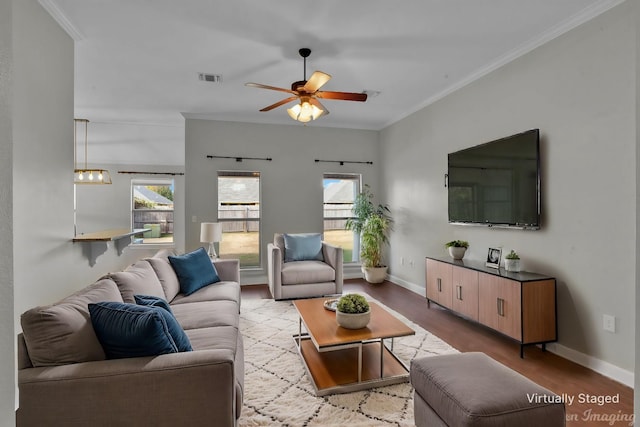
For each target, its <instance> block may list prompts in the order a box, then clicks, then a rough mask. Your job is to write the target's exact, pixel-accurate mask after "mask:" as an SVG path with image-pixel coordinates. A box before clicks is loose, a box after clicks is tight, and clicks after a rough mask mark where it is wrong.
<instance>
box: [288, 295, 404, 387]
mask: <svg viewBox="0 0 640 427" xmlns="http://www.w3.org/2000/svg"><path fill="white" fill-rule="evenodd" d="M324 301H326V298H314V299H305V300H296V301H294V302H293V305H294V306H295V307H296V309H297V310H298V314H299V315H300V323H299V329H298V334H297V335H294V336H293V338H294V340H295V342H296V346H297V348H298V352H299V353H300V357H301V358H302V362H303V363H304V365H305V368H306V370H307V375H309V378H310V380H311V383H312V384H313V387H314V389H315V392H316V395H318V396H324V395H327V394H334V393H348V392H352V391H356V390H364V389H368V388H373V387H380V386H384V385H389V384H398V383H402V382H407V381H408V380H409V368H408V367H407V365H405V364H404V363H403V362H402V361H401V360H400V359H398V358H397V357H396V355H395V354H394V353H393V339H394V338H396V337H403V336H408V335H414V334H415V331H414V330H413V329H411V328H410V327H408V326H407V325H405V324H404V323H403V322H401V321H400V320H398V319H397V318H396V317H394V316H393V315H391V314H390V313H389V312H388V311H387V310H385V309H384V308H383V307H381V306H380V305H378V304H376V303H375V302H372V301H369V305H370V307H371V321H370V322H369V325H368V326H367V327H366V328H363V329H355V330H352V329H344V328H342V327H341V326H339V325H338V323H337V322H336V313H335V312H333V311H330V310H326V309H325V308H324V305H323V304H324ZM303 325H304V329H306V332H304V331H303ZM385 340H387V341H389V343H390V347H388V346H387V344H386V343H385Z"/></svg>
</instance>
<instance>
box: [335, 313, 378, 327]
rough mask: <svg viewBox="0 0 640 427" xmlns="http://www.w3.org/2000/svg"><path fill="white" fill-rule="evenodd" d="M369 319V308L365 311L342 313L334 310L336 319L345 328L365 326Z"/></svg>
mask: <svg viewBox="0 0 640 427" xmlns="http://www.w3.org/2000/svg"><path fill="white" fill-rule="evenodd" d="M369 320H371V310H369V311H367V312H366V313H343V312H341V311H338V310H336V321H337V322H338V325H340V326H342V327H343V328H345V329H362V328H366V327H367V325H368V324H369Z"/></svg>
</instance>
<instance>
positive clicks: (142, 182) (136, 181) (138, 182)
mask: <svg viewBox="0 0 640 427" xmlns="http://www.w3.org/2000/svg"><path fill="white" fill-rule="evenodd" d="M147 185H152V186H163V185H166V186H170V187H171V188H173V198H174V200H172V201H173V208H172V209H171V210H170V212H172V214H173V219H172V222H173V226H171V241H170V242H144V241H143V238H140V237H138V236H135V237H134V238H133V240H132V242H131V245H134V246H139V247H149V246H152V245H154V246H174V245H175V242H176V238H175V210H176V205H175V195H176V181H175V179H173V178H132V179H131V182H130V183H129V191H130V194H129V201H130V203H131V205H130V209H129V212H130V213H131V231H133V230H134V229H136V227H135V211H136V209H135V199H134V187H136V186H147ZM156 210H159V211H164V210H163V209H156ZM139 211H140V210H139ZM166 211H169V210H168V209H167V210H166Z"/></svg>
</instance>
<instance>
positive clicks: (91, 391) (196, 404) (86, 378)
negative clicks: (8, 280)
mask: <svg viewBox="0 0 640 427" xmlns="http://www.w3.org/2000/svg"><path fill="white" fill-rule="evenodd" d="M233 363H234V360H233V354H232V352H231V351H230V350H199V351H192V352H185V353H173V354H166V355H161V356H156V357H138V358H131V359H117V360H104V361H97V362H85V363H77V364H72V365H63V366H54V367H44V368H29V369H22V370H20V371H19V372H18V385H19V388H20V392H19V398H20V405H19V409H18V412H17V421H18V425H47V426H63V425H92V426H97V425H184V424H191V425H204V424H207V423H211V422H212V420H215V421H216V423H217V424H220V425H229V426H232V425H234V422H235V405H236V402H235V396H236V394H235V392H234V387H235V385H236V378H235V376H234V375H235V374H234V365H233Z"/></svg>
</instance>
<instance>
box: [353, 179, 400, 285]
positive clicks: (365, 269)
mask: <svg viewBox="0 0 640 427" xmlns="http://www.w3.org/2000/svg"><path fill="white" fill-rule="evenodd" d="M352 211H353V214H354V217H353V218H349V219H348V220H347V222H346V224H345V228H346V229H347V230H352V231H355V232H356V233H358V234H359V235H360V261H361V263H362V273H363V274H364V278H365V280H366V281H367V282H369V283H381V282H383V281H384V279H385V278H386V276H387V266H386V265H384V264H383V260H382V253H383V246H384V244H385V243H388V236H387V234H388V232H389V230H390V228H391V223H392V222H393V220H392V219H391V217H390V215H389V214H390V213H391V211H390V210H389V207H388V206H387V205H382V204H379V205H377V206H376V205H375V204H374V203H373V193H371V190H370V188H369V186H368V185H365V186H364V190H363V191H362V192H361V193H360V194H358V195H357V196H356V199H355V200H354V202H353V208H352Z"/></svg>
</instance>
